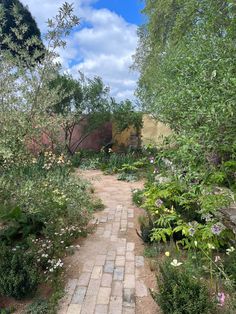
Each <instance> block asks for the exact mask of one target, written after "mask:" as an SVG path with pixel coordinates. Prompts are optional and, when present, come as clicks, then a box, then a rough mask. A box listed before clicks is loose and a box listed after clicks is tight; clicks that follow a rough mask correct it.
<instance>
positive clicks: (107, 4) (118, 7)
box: [93, 0, 143, 25]
mask: <svg viewBox="0 0 236 314" xmlns="http://www.w3.org/2000/svg"><path fill="white" fill-rule="evenodd" d="M93 6H94V8H97V9H101V8H107V9H109V10H111V11H114V12H116V13H117V14H118V15H121V16H122V17H123V18H124V19H125V20H126V21H127V22H129V23H133V24H137V25H140V24H142V22H143V16H142V14H140V11H141V10H142V9H143V1H141V0H100V1H97V2H96V3H94V4H93Z"/></svg>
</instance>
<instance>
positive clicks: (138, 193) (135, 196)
mask: <svg viewBox="0 0 236 314" xmlns="http://www.w3.org/2000/svg"><path fill="white" fill-rule="evenodd" d="M132 201H133V203H134V204H135V205H136V206H141V205H142V203H143V190H140V189H135V190H132Z"/></svg>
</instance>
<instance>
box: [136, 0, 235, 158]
mask: <svg viewBox="0 0 236 314" xmlns="http://www.w3.org/2000/svg"><path fill="white" fill-rule="evenodd" d="M235 12H236V4H235V2H234V1H231V0H214V1H213V0H202V1H198V0H184V1H183V0H181V1H180V0H169V1H164V0H155V1H151V0H147V1H146V7H145V9H144V13H145V14H146V15H147V16H148V21H147V23H146V24H145V25H144V26H142V28H141V29H140V31H139V39H140V44H139V48H138V50H137V54H136V66H137V67H138V69H139V70H140V72H141V76H140V80H139V86H138V90H137V93H138V95H139V97H140V99H141V101H142V104H143V107H144V108H145V110H147V111H149V112H150V113H153V114H154V115H155V116H156V117H158V119H159V120H161V121H162V122H164V123H167V124H169V125H170V127H171V128H172V129H173V130H174V131H176V132H177V133H178V134H182V135H183V134H185V135H187V136H188V137H189V138H194V139H195V140H196V141H197V142H198V144H199V145H200V146H201V147H202V151H203V152H204V153H205V154H206V155H207V154H208V153H209V152H214V153H216V154H218V155H219V156H221V157H222V158H229V156H232V154H233V152H234V151H235V149H236V142H235V136H236V124H235V118H236V107H235V101H236V93H235V90H236V89H235V87H236V80H235V70H236V63H235V53H236V49H235V38H236V18H235V17H236V15H235ZM143 48H144V49H143ZM226 156H228V157H226Z"/></svg>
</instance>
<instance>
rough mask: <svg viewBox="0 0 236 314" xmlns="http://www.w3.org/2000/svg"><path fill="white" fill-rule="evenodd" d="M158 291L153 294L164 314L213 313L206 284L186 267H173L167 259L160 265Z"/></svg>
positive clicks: (213, 308)
mask: <svg viewBox="0 0 236 314" xmlns="http://www.w3.org/2000/svg"><path fill="white" fill-rule="evenodd" d="M158 287H159V293H158V294H156V295H154V298H155V300H156V301H157V302H158V304H159V305H160V307H161V309H162V311H163V313H164V314H185V313H186V314H187V313H189V314H190V313H195V314H199V313H215V306H214V304H213V302H212V300H211V298H210V295H209V291H208V289H207V285H206V284H205V283H204V282H203V281H201V280H200V279H196V277H195V276H193V274H192V272H191V271H189V270H188V269H186V267H182V266H180V267H174V266H172V265H170V262H169V260H168V261H166V262H164V263H163V264H162V265H161V266H160V275H159V277H158Z"/></svg>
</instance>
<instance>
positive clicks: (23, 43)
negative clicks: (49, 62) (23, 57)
mask: <svg viewBox="0 0 236 314" xmlns="http://www.w3.org/2000/svg"><path fill="white" fill-rule="evenodd" d="M0 15H2V16H3V18H4V23H3V24H2V30H1V36H0V49H2V50H10V51H11V53H12V54H13V56H16V55H17V56H19V55H20V54H19V50H22V49H23V50H26V51H27V52H28V53H29V55H30V56H33V54H34V52H35V50H36V49H38V50H39V51H41V54H43V50H44V45H43V43H42V40H41V33H40V30H39V28H38V26H37V23H36V22H35V20H34V18H33V17H32V15H31V13H30V11H29V10H28V8H27V7H26V6H24V5H23V4H22V3H21V2H20V1H19V0H1V1H0ZM16 16H17V19H16ZM21 29H22V30H23V29H24V34H23V32H21ZM19 33H21V35H22V34H23V36H19ZM32 38H37V40H36V41H35V42H34V44H33V45H28V42H29V40H30V39H32ZM12 42H13V43H15V44H16V45H17V47H18V49H17V50H16V49H14V48H13V46H12ZM41 57H42V55H41ZM39 59H40V58H39Z"/></svg>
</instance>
